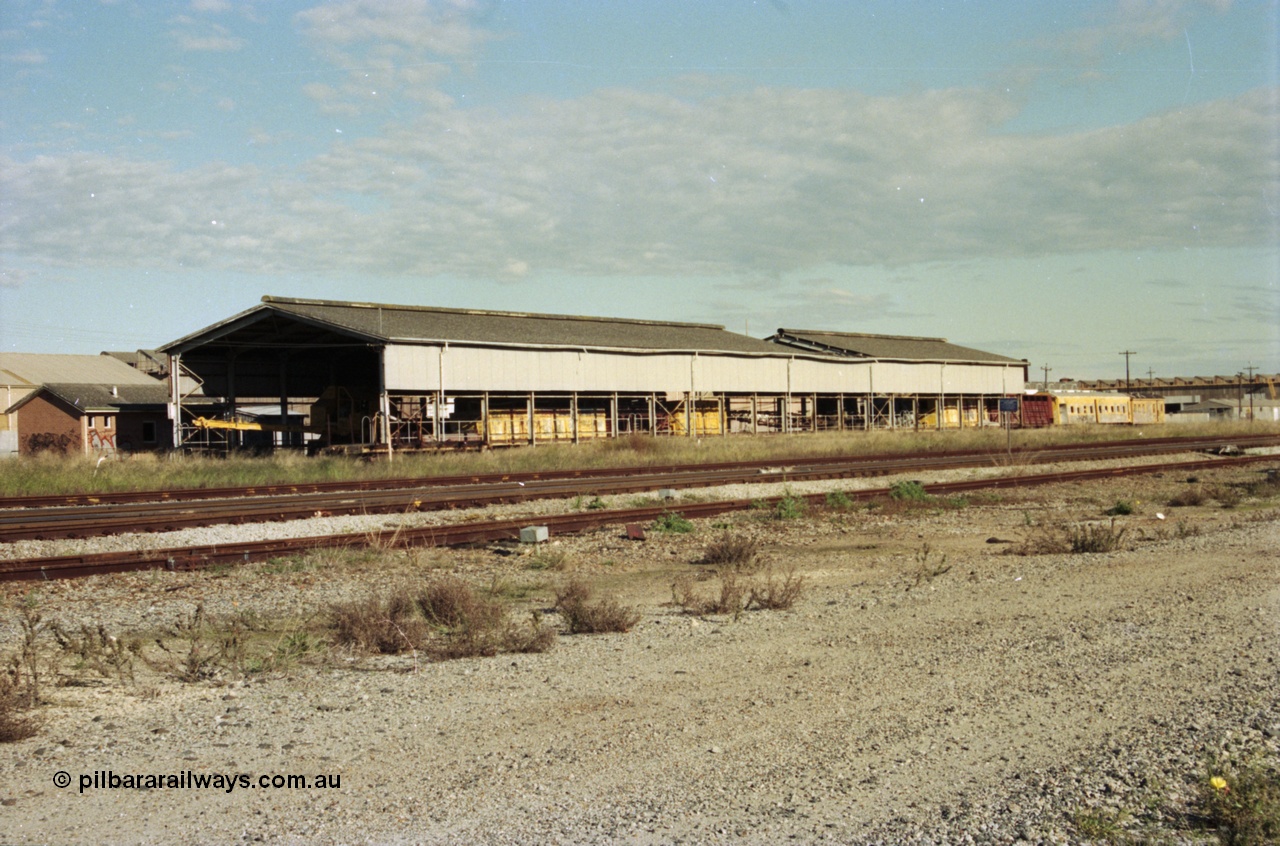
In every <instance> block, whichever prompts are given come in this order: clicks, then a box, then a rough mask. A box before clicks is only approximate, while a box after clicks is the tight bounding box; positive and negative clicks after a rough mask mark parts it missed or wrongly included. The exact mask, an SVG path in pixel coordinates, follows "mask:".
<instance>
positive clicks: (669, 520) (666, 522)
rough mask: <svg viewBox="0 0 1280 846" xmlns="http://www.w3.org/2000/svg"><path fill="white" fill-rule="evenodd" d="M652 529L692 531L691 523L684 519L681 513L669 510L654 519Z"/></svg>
mask: <svg viewBox="0 0 1280 846" xmlns="http://www.w3.org/2000/svg"><path fill="white" fill-rule="evenodd" d="M653 529H654V531H656V532H672V533H674V534H687V533H689V532H692V531H693V523H692V521H690V520H686V519H685V518H684V516H683V515H681V514H676V513H674V512H670V511H669V512H667V513H666V514H663V515H662V516H661V517H659V518H658V519H657V520H655V521H654V523H653Z"/></svg>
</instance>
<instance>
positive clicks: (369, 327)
mask: <svg viewBox="0 0 1280 846" xmlns="http://www.w3.org/2000/svg"><path fill="white" fill-rule="evenodd" d="M271 315H287V316H290V317H293V318H296V319H298V320H301V321H305V322H307V323H309V324H311V325H313V326H323V327H328V328H329V329H331V330H333V331H335V332H339V333H342V334H344V335H348V336H351V337H356V338H361V339H365V340H366V341H368V342H369V343H391V344H413V343H428V342H439V341H449V342H457V343H473V344H502V345H513V346H520V345H529V346H539V347H543V346H546V347H591V348H606V349H644V350H698V351H707V352H745V353H761V354H775V355H776V354H777V353H778V348H777V347H776V346H775V345H773V344H769V343H767V342H765V341H761V340H758V339H756V338H751V337H748V336H746V335H739V334H737V333H734V332H729V331H727V330H726V329H725V328H724V327H723V326H717V325H714V324H707V323H671V322H661V321H651V320H627V319H620V318H608V317H582V316H572V315H561V314H526V313H520V312H508V311H478V310H471V309H448V308H430V307H426V306H406V305H388V304H382V303H353V302H334V301H329V300H304V299H291V298H284V297H270V296H268V297H263V298H262V305H259V306H256V307H254V308H252V309H249V310H248V311H245V312H241V313H240V314H238V315H236V316H234V317H232V318H229V319H228V320H224V321H222V322H221V323H218V324H215V325H213V326H210V327H207V328H206V329H203V330H201V331H199V332H196V333H193V334H191V335H188V336H186V337H185V338H181V339H179V340H177V341H174V342H173V343H171V344H168V345H166V346H165V347H163V348H162V349H164V350H171V349H175V348H179V347H183V346H188V345H198V344H200V343H202V342H203V339H205V338H216V337H217V336H219V335H220V334H224V332H223V330H224V327H225V328H226V329H233V328H234V327H235V326H236V325H240V326H248V325H251V324H252V323H253V322H255V319H257V318H264V317H268V316H271Z"/></svg>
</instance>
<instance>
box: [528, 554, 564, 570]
mask: <svg viewBox="0 0 1280 846" xmlns="http://www.w3.org/2000/svg"><path fill="white" fill-rule="evenodd" d="M527 566H528V568H529V569H530V570H556V571H563V570H567V569H569V553H568V552H567V551H566V550H563V549H542V550H540V551H539V552H538V553H536V554H535V555H533V556H532V557H531V558H530V559H529V563H528V565H527Z"/></svg>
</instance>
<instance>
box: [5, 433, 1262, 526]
mask: <svg viewBox="0 0 1280 846" xmlns="http://www.w3.org/2000/svg"><path fill="white" fill-rule="evenodd" d="M1133 444H1144V445H1147V446H1149V447H1151V448H1152V449H1160V448H1162V447H1168V449H1166V450H1164V451H1176V450H1175V449H1174V448H1176V447H1179V446H1182V447H1185V448H1186V449H1187V450H1188V451H1195V450H1200V449H1210V448H1213V447H1218V446H1228V445H1235V446H1239V447H1241V448H1249V447H1260V446H1280V435H1242V436H1239V437H1234V438H1221V437H1211V438H1206V437H1184V436H1179V437H1167V438H1138V439H1128V440H1120V441H1090V442H1085V443H1077V444H1059V445H1055V446H1047V447H1015V448H1013V449H1011V450H1009V449H974V450H944V451H939V452H930V453H923V454H921V453H915V454H911V453H872V454H869V455H838V456H782V457H778V458H767V459H753V460H749V461H726V462H717V463H707V464H665V465H639V466H636V465H633V466H629V467H601V468H577V469H568V470H541V471H527V472H499V473H463V474H455V475H451V476H432V477H414V478H400V479H368V480H363V481H335V482H284V483H279V484H264V485H244V486H234V487H218V488H175V489H172V490H149V491H110V492H100V493H74V494H71V493H68V494H41V495H31V496H3V497H0V511H3V510H7V509H18V508H51V507H58V506H91V505H123V504H137V503H144V502H191V501H195V502H199V501H205V500H211V499H242V498H250V497H278V496H288V495H297V494H312V493H338V492H352V493H355V492H367V491H378V490H401V489H407V488H422V487H427V486H458V485H485V484H499V483H502V482H525V483H528V482H531V481H535V482H540V481H550V480H558V479H593V478H600V477H608V476H634V475H641V474H649V473H684V472H691V471H700V470H732V469H743V470H747V469H752V468H768V467H783V466H788V465H793V464H806V465H818V464H824V463H825V464H841V463H848V462H851V461H867V462H876V461H892V460H902V459H908V458H912V457H937V458H959V457H963V456H972V457H980V456H988V457H995V456H1006V457H1009V456H1019V457H1026V456H1034V455H1036V454H1037V453H1041V452H1045V451H1050V450H1051V451H1055V452H1075V451H1081V450H1091V449H1102V448H1107V447H1123V446H1127V445H1133Z"/></svg>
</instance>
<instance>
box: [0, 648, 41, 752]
mask: <svg viewBox="0 0 1280 846" xmlns="http://www.w3.org/2000/svg"><path fill="white" fill-rule="evenodd" d="M24 687H25V684H24V682H23V676H22V673H21V671H20V669H19V662H18V659H17V658H16V657H15V658H14V660H13V662H12V663H11V664H10V666H9V667H7V668H5V669H4V670H0V743H17V742H18V741H19V740H26V739H27V738H28V737H34V736H35V735H36V734H37V733H39V731H40V720H39V719H37V718H36V717H33V716H30V715H29V714H28V713H27V711H28V710H29V709H30V708H31V702H30V699H29V696H28V692H27V691H26V690H24Z"/></svg>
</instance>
